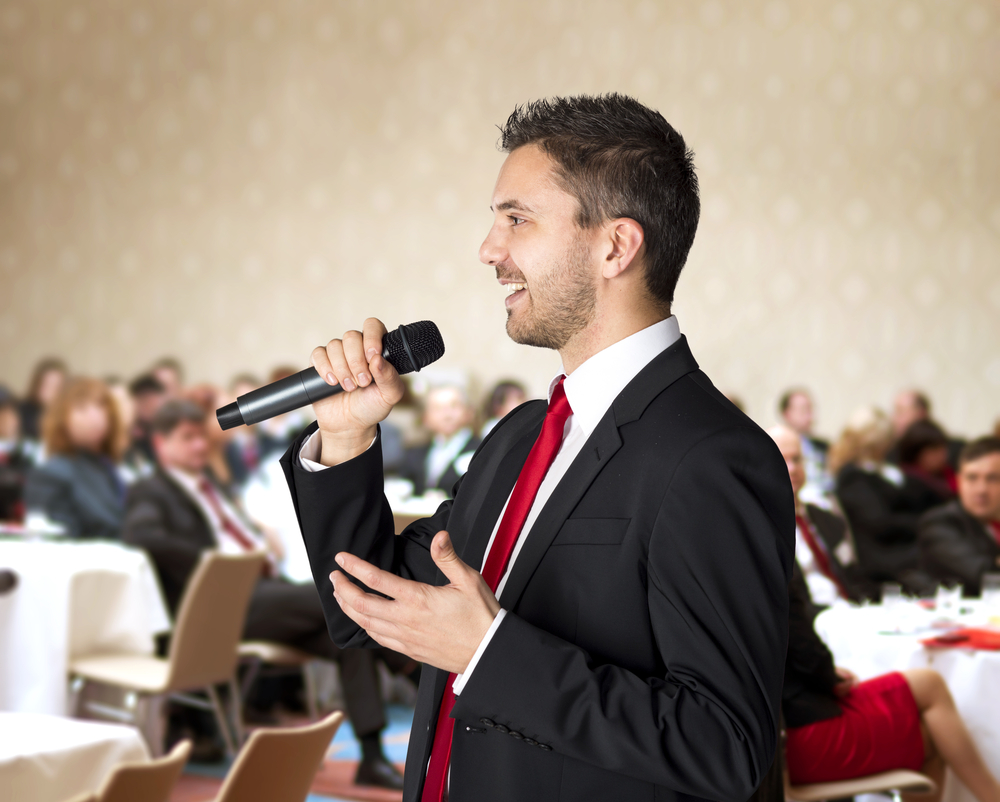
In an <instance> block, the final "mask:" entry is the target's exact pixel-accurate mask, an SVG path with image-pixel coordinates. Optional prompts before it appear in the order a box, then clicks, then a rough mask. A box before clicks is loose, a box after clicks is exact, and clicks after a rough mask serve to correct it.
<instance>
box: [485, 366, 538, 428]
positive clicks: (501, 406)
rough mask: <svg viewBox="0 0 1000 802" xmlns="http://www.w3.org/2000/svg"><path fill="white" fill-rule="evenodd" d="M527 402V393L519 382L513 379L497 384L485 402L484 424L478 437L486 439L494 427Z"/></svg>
mask: <svg viewBox="0 0 1000 802" xmlns="http://www.w3.org/2000/svg"><path fill="white" fill-rule="evenodd" d="M527 400H528V391H527V390H525V389H524V385H523V384H521V383H520V382H516V381H514V380H513V379H505V380H504V381H502V382H497V384H496V386H495V387H494V388H493V389H492V390H491V391H490V396H489V398H488V399H487V400H486V423H484V424H483V428H482V429H481V430H480V433H479V434H480V437H486V435H488V434H489V433H490V431H492V429H493V427H494V426H496V425H497V424H498V423H500V421H502V420H503V419H504V418H505V417H507V415H508V414H509V413H511V412H513V411H514V410H515V409H517V408H518V407H519V406H521V404H523V403H524V402H525V401H527Z"/></svg>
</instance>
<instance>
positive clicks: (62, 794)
mask: <svg viewBox="0 0 1000 802" xmlns="http://www.w3.org/2000/svg"><path fill="white" fill-rule="evenodd" d="M146 760H149V753H148V752H147V751H146V744H145V742H144V741H143V740H142V737H141V736H140V735H139V732H138V730H136V729H135V728H134V727H127V726H125V725H123V724H104V723H98V722H94V721H77V720H76V719H70V718H63V717H62V716H47V715H43V714H40V713H3V712H0V798H3V799H5V800H6V799H10V800H31V802H63V801H64V800H66V799H71V798H73V797H74V796H77V795H79V794H84V793H91V792H94V791H97V790H98V788H99V787H100V786H101V783H102V782H104V778H105V777H106V776H107V774H108V772H109V771H110V770H111V768H112V767H114V766H115V765H117V764H118V763H122V762H125V761H129V762H141V761H146Z"/></svg>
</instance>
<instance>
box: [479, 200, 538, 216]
mask: <svg viewBox="0 0 1000 802" xmlns="http://www.w3.org/2000/svg"><path fill="white" fill-rule="evenodd" d="M511 209H514V210H516V211H519V212H528V213H529V214H534V209H531V208H529V207H528V206H526V205H525V204H523V203H521V201H519V200H505V201H500V203H498V204H497V205H496V206H495V207H493V206H490V211H491V212H494V211H496V212H507V211H510V210H511Z"/></svg>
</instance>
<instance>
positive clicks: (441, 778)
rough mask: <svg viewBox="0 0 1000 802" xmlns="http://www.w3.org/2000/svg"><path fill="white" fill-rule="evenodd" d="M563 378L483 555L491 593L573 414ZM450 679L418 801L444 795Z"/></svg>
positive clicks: (450, 721)
mask: <svg viewBox="0 0 1000 802" xmlns="http://www.w3.org/2000/svg"><path fill="white" fill-rule="evenodd" d="M564 380H565V376H564V377H563V378H562V379H560V380H559V383H558V384H557V385H556V386H555V389H554V390H553V391H552V398H551V399H550V400H549V410H548V412H547V413H546V414H545V421H544V422H543V423H542V431H541V433H540V434H539V435H538V439H537V440H535V444H534V445H533V446H532V447H531V453H530V454H528V459H527V460H525V463H524V467H523V468H521V474H520V475H519V476H518V477H517V484H515V485H514V492H513V493H511V494H510V499H509V500H508V502H507V509H506V510H505V511H504V514H503V520H501V521H500V526H499V528H498V529H497V536H496V537H495V538H494V539H493V546H492V548H491V549H490V553H489V555H487V557H486V564H485V565H483V571H482V574H483V579H485V580H486V584H487V585H489V586H490V590H492V591H493V592H494V593H495V592H496V589H497V586H498V585H499V584H500V580H501V579H502V578H503V575H504V571H506V570H507V563H508V562H510V555H511V553H512V552H513V551H514V545H515V544H516V543H517V539H518V536H519V535H520V534H521V530H522V529H523V528H524V522H525V520H526V519H527V517H528V512H529V511H530V510H531V505H532V504H534V503H535V496H537V495H538V488H539V487H540V486H541V484H542V479H544V478H545V474H546V473H548V470H549V467H550V466H551V465H552V461H553V460H554V459H555V458H556V454H557V453H558V452H559V446H560V445H562V438H563V431H564V430H565V428H566V421H567V420H568V419H569V416H570V415H572V414H573V410H572V409H570V406H569V401H568V400H567V398H566V390H565V389H563V381H564ZM454 682H455V675H454V674H449V675H448V684H447V686H446V687H445V689H444V697H443V698H442V699H441V709H440V710H439V711H438V720H437V727H436V728H435V730H434V747H433V749H432V750H431V759H430V762H429V763H428V766H427V777H426V779H425V780H424V792H423V794H422V795H421V797H420V799H421V802H441V800H442V799H443V797H444V789H445V785H446V783H447V780H448V763H449V761H450V760H451V738H452V732H453V730H454V727H455V721H454V720H453V719H452V718H451V709H452V708H453V707H454V706H455V693H454V691H452V685H453V684H454Z"/></svg>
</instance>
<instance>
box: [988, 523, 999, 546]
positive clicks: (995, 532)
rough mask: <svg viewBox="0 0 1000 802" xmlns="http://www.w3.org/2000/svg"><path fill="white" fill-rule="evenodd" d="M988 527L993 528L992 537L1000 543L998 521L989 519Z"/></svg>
mask: <svg viewBox="0 0 1000 802" xmlns="http://www.w3.org/2000/svg"><path fill="white" fill-rule="evenodd" d="M990 529H992V530H993V537H995V538H996V539H997V543H1000V521H990Z"/></svg>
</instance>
